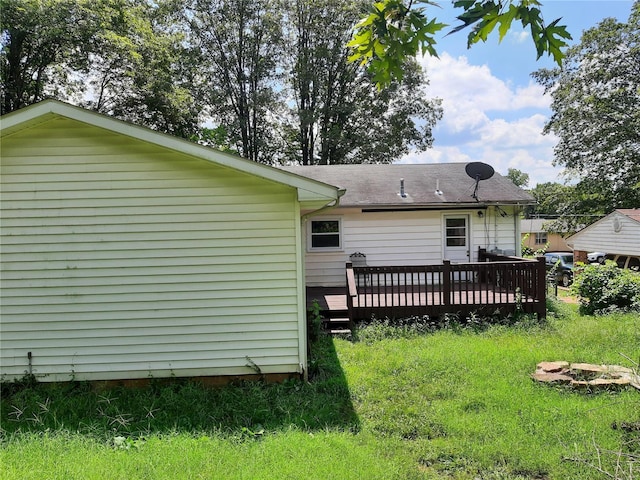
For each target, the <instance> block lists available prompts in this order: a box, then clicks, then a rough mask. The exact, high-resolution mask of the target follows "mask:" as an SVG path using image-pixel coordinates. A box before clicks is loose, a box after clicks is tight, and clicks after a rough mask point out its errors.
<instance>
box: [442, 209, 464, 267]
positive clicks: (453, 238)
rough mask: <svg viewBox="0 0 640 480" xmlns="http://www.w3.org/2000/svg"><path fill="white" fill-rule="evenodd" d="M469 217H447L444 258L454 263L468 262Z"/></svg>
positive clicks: (445, 218)
mask: <svg viewBox="0 0 640 480" xmlns="http://www.w3.org/2000/svg"><path fill="white" fill-rule="evenodd" d="M469 254H470V250H469V215H445V217H444V258H445V259H447V260H451V262H452V263H463V262H468V261H469V259H470V256H469Z"/></svg>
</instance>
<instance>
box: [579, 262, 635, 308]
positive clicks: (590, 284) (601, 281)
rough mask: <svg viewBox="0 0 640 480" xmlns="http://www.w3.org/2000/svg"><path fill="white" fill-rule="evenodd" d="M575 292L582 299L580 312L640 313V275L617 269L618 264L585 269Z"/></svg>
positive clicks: (611, 263)
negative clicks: (618, 311)
mask: <svg viewBox="0 0 640 480" xmlns="http://www.w3.org/2000/svg"><path fill="white" fill-rule="evenodd" d="M571 289H572V291H573V292H574V293H576V294H577V295H579V296H580V312H581V313H584V314H587V315H591V314H594V313H597V314H601V313H607V312H611V311H616V310H620V311H640V273H637V272H633V271H631V270H625V269H621V268H618V266H617V265H616V264H615V262H611V261H607V262H605V264H604V265H597V264H594V265H586V266H584V268H583V269H582V270H581V271H580V273H579V274H578V275H577V277H576V280H575V281H574V283H573V285H572V287H571Z"/></svg>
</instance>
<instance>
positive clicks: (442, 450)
mask: <svg viewBox="0 0 640 480" xmlns="http://www.w3.org/2000/svg"><path fill="white" fill-rule="evenodd" d="M570 307H571V308H574V310H575V307H573V306H569V305H563V312H562V313H561V315H560V317H559V318H554V319H551V320H550V323H549V325H547V326H545V328H536V327H533V328H532V327H528V328H524V327H517V328H514V327H512V326H507V325H499V326H492V327H489V328H486V329H483V330H481V331H479V332H476V331H474V330H472V329H460V330H453V329H445V330H437V331H434V332H432V333H429V334H426V335H425V334H416V335H411V336H402V337H397V338H389V337H387V338H382V339H380V341H372V342H363V341H361V342H350V341H346V340H339V339H331V338H330V337H327V336H322V337H321V338H320V341H319V342H318V343H317V344H315V345H314V347H313V350H312V358H313V362H314V363H315V365H316V372H315V374H314V375H313V376H312V379H311V381H310V382H301V381H295V380H291V381H287V382H285V383H283V384H278V385H267V384H263V383H237V384H234V385H230V386H227V387H222V388H206V387H203V386H201V385H199V384H197V383H194V382H188V381H183V380H177V379H174V380H173V382H171V383H166V382H163V381H160V380H156V381H153V382H152V384H151V385H150V386H149V387H146V388H138V389H127V388H114V389H109V390H102V391H96V390H94V389H92V388H91V386H90V385H89V384H84V383H75V384H60V385H45V384H38V385H35V386H34V385H31V386H27V385H22V386H21V387H20V388H16V389H15V390H13V391H11V393H10V394H7V395H4V392H5V386H6V385H3V389H2V391H3V395H4V396H3V398H2V403H1V405H0V425H1V427H2V429H1V430H0V438H1V441H2V446H1V449H0V461H1V462H2V478H3V479H4V478H6V479H7V480H13V479H21V480H22V479H34V480H36V479H41V478H48V479H53V480H55V479H65V480H70V479H78V480H79V479H82V480H85V479H103V478H176V479H190V478H225V479H246V478H252V479H272V478H322V479H340V480H350V479H353V480H357V479H363V478H367V479H418V478H434V479H435V478H460V479H466V478H476V477H479V476H480V477H481V478H486V479H498V478H503V479H514V480H515V479H532V478H580V479H584V480H592V479H593V480H595V479H599V478H603V473H602V471H607V472H615V471H616V470H615V469H616V468H618V469H619V470H618V471H623V470H622V469H626V470H624V471H626V472H629V471H633V470H630V468H631V469H634V468H637V462H638V452H639V450H638V448H640V436H639V435H638V431H637V430H634V425H636V423H637V422H638V421H639V420H640V418H639V417H638V412H639V411H640V410H639V408H638V407H639V403H638V402H639V397H638V394H637V392H636V391H635V390H623V391H618V392H614V391H602V392H586V391H572V390H569V389H566V388H563V387H552V386H542V385H539V384H536V383H535V382H533V381H532V380H531V378H530V375H531V373H532V372H533V371H534V369H535V365H536V363H538V362H540V361H542V360H549V359H563V360H564V359H566V360H568V361H586V362H592V363H605V364H612V363H616V364H620V363H623V364H625V363H626V362H627V360H625V358H624V357H621V355H620V353H619V352H626V353H627V357H628V358H634V359H635V358H640V350H638V346H639V345H640V337H639V336H638V335H639V332H640V330H639V328H640V324H639V323H638V322H639V320H640V318H639V317H638V315H636V314H628V315H622V314H619V313H618V314H613V315H607V316H604V317H597V318H596V317H589V316H579V315H577V314H576V313H575V312H574V311H573V310H569V308H570ZM630 366H633V364H632V365H630ZM21 412H22V413H21ZM52 458H54V459H55V461H52V460H51V459H52ZM633 462H635V463H633ZM589 463H591V464H592V465H598V467H599V468H600V469H601V470H596V469H594V468H593V467H591V466H589V465H588V464H589ZM607 477H608V475H607ZM623 478H624V477H623Z"/></svg>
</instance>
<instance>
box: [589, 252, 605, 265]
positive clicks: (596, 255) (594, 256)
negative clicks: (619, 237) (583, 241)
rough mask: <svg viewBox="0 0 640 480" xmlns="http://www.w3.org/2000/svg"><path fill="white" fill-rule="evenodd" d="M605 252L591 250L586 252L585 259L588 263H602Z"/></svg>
mask: <svg viewBox="0 0 640 480" xmlns="http://www.w3.org/2000/svg"><path fill="white" fill-rule="evenodd" d="M605 255H606V253H604V252H591V253H588V254H587V260H588V261H589V263H595V262H598V263H604V257H605Z"/></svg>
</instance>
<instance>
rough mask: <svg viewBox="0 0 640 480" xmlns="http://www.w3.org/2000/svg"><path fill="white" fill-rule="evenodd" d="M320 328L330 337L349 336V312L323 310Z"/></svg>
mask: <svg viewBox="0 0 640 480" xmlns="http://www.w3.org/2000/svg"><path fill="white" fill-rule="evenodd" d="M321 314H322V326H323V328H324V329H325V330H326V331H327V332H329V333H330V334H332V335H340V334H349V333H351V328H349V311H348V310H342V309H340V310H323V311H322V312H321Z"/></svg>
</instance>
